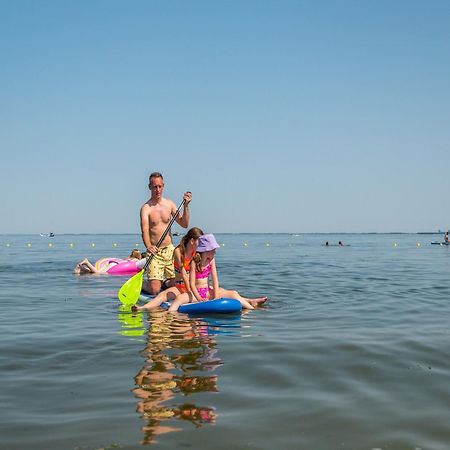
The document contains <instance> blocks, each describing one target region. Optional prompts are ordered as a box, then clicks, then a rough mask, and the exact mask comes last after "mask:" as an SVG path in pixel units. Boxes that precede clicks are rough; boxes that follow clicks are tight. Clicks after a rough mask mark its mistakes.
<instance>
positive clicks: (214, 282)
mask: <svg viewBox="0 0 450 450" xmlns="http://www.w3.org/2000/svg"><path fill="white" fill-rule="evenodd" d="M218 248H219V244H218V243H217V241H216V238H215V237H214V235H213V234H204V235H203V236H200V237H199V239H198V245H197V253H196V254H195V256H194V258H193V260H192V261H191V267H190V270H189V282H190V283H189V284H190V286H191V290H192V294H193V296H194V299H188V297H187V296H186V297H181V296H180V297H179V298H177V299H176V300H175V301H174V302H173V303H172V306H171V307H170V309H169V311H176V310H177V309H178V307H179V306H180V305H182V304H183V303H188V302H189V300H190V301H194V302H203V301H206V300H212V299H215V298H222V297H225V298H234V299H236V300H239V301H240V302H241V305H242V307H243V308H245V309H255V306H258V305H259V304H261V303H264V302H265V301H267V297H258V298H246V297H242V295H240V294H239V292H237V291H232V290H227V289H223V288H221V287H220V286H219V278H218V276H217V269H216V260H215V259H214V256H215V253H216V249H218ZM210 282H211V283H210Z"/></svg>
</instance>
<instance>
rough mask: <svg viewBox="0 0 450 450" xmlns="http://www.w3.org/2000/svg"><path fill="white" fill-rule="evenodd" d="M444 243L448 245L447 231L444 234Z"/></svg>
mask: <svg viewBox="0 0 450 450" xmlns="http://www.w3.org/2000/svg"><path fill="white" fill-rule="evenodd" d="M444 242H447V243H448V231H446V232H445V234H444Z"/></svg>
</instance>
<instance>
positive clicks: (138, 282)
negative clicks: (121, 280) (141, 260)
mask: <svg viewBox="0 0 450 450" xmlns="http://www.w3.org/2000/svg"><path fill="white" fill-rule="evenodd" d="M143 276H144V271H143V270H141V271H140V272H138V273H137V274H136V275H134V276H132V277H131V278H130V279H129V280H128V281H127V282H126V283H125V284H124V285H123V286H122V287H121V288H120V289H119V292H118V293H117V296H118V297H119V300H120V301H121V302H122V303H123V304H124V305H130V306H131V305H135V304H136V302H137V301H138V298H139V295H140V294H141V289H142V279H143Z"/></svg>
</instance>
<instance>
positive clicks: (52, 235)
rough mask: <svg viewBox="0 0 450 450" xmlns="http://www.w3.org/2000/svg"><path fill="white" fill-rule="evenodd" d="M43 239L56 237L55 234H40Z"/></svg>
mask: <svg viewBox="0 0 450 450" xmlns="http://www.w3.org/2000/svg"><path fill="white" fill-rule="evenodd" d="M39 236H41V237H55V234H54V233H39Z"/></svg>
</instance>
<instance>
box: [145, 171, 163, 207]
mask: <svg viewBox="0 0 450 450" xmlns="http://www.w3.org/2000/svg"><path fill="white" fill-rule="evenodd" d="M148 188H149V189H150V192H151V193H152V198H153V199H155V200H159V199H160V198H162V192H163V189H164V179H163V176H162V175H161V174H160V173H159V172H153V173H151V174H150V176H149V177H148Z"/></svg>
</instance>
